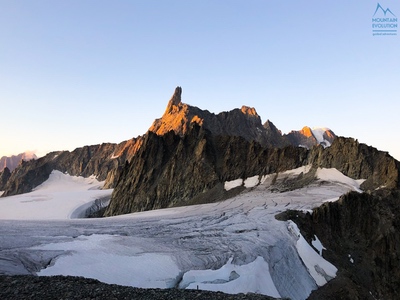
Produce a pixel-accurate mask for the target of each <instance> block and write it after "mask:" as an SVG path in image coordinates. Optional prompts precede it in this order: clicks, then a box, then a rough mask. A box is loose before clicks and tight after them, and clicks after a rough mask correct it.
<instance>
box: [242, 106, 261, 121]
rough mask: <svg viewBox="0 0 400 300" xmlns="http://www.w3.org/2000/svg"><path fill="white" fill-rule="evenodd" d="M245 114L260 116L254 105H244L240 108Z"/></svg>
mask: <svg viewBox="0 0 400 300" xmlns="http://www.w3.org/2000/svg"><path fill="white" fill-rule="evenodd" d="M240 110H241V111H242V113H243V114H245V115H249V116H255V117H257V118H259V117H260V116H259V115H258V114H257V112H256V109H255V108H254V107H249V106H245V105H243V106H242V108H241V109H240Z"/></svg>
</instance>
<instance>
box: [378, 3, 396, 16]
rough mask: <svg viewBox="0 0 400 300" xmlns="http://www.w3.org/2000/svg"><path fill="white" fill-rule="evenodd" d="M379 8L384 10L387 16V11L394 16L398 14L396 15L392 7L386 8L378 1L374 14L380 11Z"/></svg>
mask: <svg viewBox="0 0 400 300" xmlns="http://www.w3.org/2000/svg"><path fill="white" fill-rule="evenodd" d="M379 9H380V10H381V11H382V12H383V14H384V16H385V17H386V14H387V13H390V14H391V15H393V16H394V17H396V15H395V14H394V13H392V11H391V10H390V8H386V9H384V8H383V7H382V6H381V5H380V4H379V3H378V5H377V6H376V10H375V13H374V15H373V16H375V15H376V13H377V12H378V10H379Z"/></svg>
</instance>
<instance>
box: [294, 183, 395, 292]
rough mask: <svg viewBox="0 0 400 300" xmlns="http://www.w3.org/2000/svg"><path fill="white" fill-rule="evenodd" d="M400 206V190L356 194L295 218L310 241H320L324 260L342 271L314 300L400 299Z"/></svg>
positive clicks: (344, 196) (321, 289) (345, 196)
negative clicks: (337, 298) (323, 248)
mask: <svg viewBox="0 0 400 300" xmlns="http://www.w3.org/2000/svg"><path fill="white" fill-rule="evenodd" d="M399 203H400V191H399V190H378V191H375V192H373V193H371V194H369V193H362V194H360V193H356V192H351V193H349V194H347V195H343V196H342V197H341V198H340V199H339V200H338V201H336V202H331V203H325V204H323V205H322V206H320V207H318V208H315V209H314V210H313V213H312V215H310V214H307V215H306V216H303V217H299V218H294V219H293V220H294V221H296V223H298V225H299V227H300V229H301V230H302V232H303V235H304V236H305V238H306V239H308V241H309V242H310V241H311V240H312V239H313V238H314V235H316V236H317V237H318V238H319V239H320V240H321V242H322V244H323V245H324V247H325V248H326V250H323V256H324V257H325V258H326V259H327V260H328V261H330V262H331V263H333V264H334V265H335V266H336V267H337V268H338V269H339V271H338V275H337V278H335V279H334V280H332V281H331V282H329V283H328V284H327V285H325V286H323V287H322V288H320V289H319V290H317V291H315V292H313V294H312V295H311V296H310V298H309V299H336V298H334V297H333V296H332V295H335V296H338V295H340V294H342V295H343V297H342V298H340V299H399V298H400V234H399V232H400V205H399ZM296 215H297V216H299V213H296Z"/></svg>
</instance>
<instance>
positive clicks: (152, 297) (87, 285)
mask: <svg viewBox="0 0 400 300" xmlns="http://www.w3.org/2000/svg"><path fill="white" fill-rule="evenodd" d="M0 299H2V300H16V299H18V300H38V299H41V300H49V299H69V300H82V299H86V300H88V299H96V300H123V299H135V300H168V299H174V300H179V299H185V300H272V299H275V298H272V297H269V296H264V295H259V294H253V293H247V294H234V295H231V294H225V293H222V292H211V291H202V290H183V289H143V288H136V287H131V286H120V285H116V284H107V283H103V282H100V281H98V280H96V279H90V278H83V277H76V276H31V275H23V276H22V275H20V276H0Z"/></svg>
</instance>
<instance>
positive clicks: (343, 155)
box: [309, 137, 400, 190]
mask: <svg viewBox="0 0 400 300" xmlns="http://www.w3.org/2000/svg"><path fill="white" fill-rule="evenodd" d="M309 161H310V163H311V164H313V165H316V166H319V167H323V168H336V169H338V170H339V171H340V172H342V173H343V174H345V175H347V176H349V177H351V178H353V179H366V181H365V182H364V183H363V184H362V185H361V188H362V189H364V190H374V189H376V188H382V187H386V188H389V189H396V188H399V187H400V186H399V170H400V164H399V162H398V161H397V160H395V159H394V158H393V157H391V156H390V155H389V154H388V153H387V152H382V151H379V150H377V149H376V148H373V147H370V146H367V145H365V144H360V143H359V142H358V141H357V140H354V139H352V138H344V137H338V138H336V139H335V140H334V142H333V143H332V145H331V146H330V147H329V148H326V149H323V147H314V148H313V149H312V150H311V153H310V160H309Z"/></svg>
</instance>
